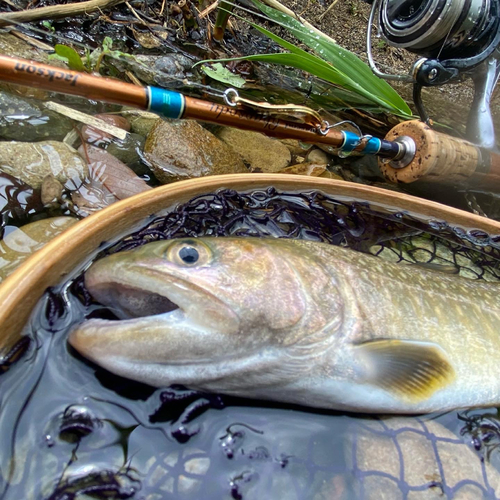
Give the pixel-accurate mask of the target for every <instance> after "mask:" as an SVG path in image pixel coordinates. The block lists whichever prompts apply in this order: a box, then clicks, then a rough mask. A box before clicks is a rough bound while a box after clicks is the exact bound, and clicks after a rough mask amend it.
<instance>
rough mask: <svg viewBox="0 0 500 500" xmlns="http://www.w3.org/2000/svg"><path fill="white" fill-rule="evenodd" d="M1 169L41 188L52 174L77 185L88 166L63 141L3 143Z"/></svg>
mask: <svg viewBox="0 0 500 500" xmlns="http://www.w3.org/2000/svg"><path fill="white" fill-rule="evenodd" d="M0 170H1V171H2V172H5V173H7V174H10V175H13V176H14V177H17V178H18V179H21V180H22V181H23V182H25V183H26V184H29V185H30V186H31V187H33V188H35V189H38V188H39V187H40V186H41V185H42V182H43V179H44V178H45V177H46V176H47V175H49V174H52V175H53V176H54V177H55V178H56V179H57V180H58V181H59V182H61V183H62V184H65V183H66V182H68V181H71V183H72V185H76V186H78V185H79V184H81V181H82V180H83V179H84V178H85V177H87V176H88V173H89V169H88V167H87V165H86V164H85V162H84V161H83V159H82V158H81V157H80V155H79V154H78V153H77V152H76V150H75V149H73V148H72V147H71V146H68V145H67V144H65V143H64V142H57V141H43V142H35V143H29V142H14V141H12V142H2V143H0Z"/></svg>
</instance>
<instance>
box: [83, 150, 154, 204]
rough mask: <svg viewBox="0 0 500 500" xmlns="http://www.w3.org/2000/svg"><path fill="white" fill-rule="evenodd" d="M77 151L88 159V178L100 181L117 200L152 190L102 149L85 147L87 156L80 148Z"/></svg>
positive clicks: (130, 170) (123, 164) (129, 169)
mask: <svg viewBox="0 0 500 500" xmlns="http://www.w3.org/2000/svg"><path fill="white" fill-rule="evenodd" d="M78 151H79V153H80V154H81V155H82V157H84V158H85V157H88V159H89V170H90V176H91V177H92V178H93V179H96V180H98V181H100V182H101V183H102V184H103V186H104V187H106V189H107V190H108V191H109V192H110V193H111V194H113V195H114V196H116V198H118V199H119V200H123V199H124V198H129V197H130V196H134V195H135V194H138V193H142V192H143V191H148V190H149V189H152V188H151V186H148V185H147V184H146V182H145V181H143V180H142V179H141V178H140V177H139V176H138V175H137V174H136V173H135V172H134V171H133V170H132V169H131V168H129V167H127V165H125V163H123V162H121V161H120V160H118V158H115V157H114V156H113V155H112V154H110V153H108V152H107V151H105V150H104V149H100V148H96V147H94V146H88V145H87V147H86V153H87V156H85V152H84V151H83V147H82V146H80V148H79V149H78Z"/></svg>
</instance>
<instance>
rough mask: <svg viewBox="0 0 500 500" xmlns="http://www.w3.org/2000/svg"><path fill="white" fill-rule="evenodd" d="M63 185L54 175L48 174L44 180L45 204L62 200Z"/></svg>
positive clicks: (42, 189) (42, 192)
mask: <svg viewBox="0 0 500 500" xmlns="http://www.w3.org/2000/svg"><path fill="white" fill-rule="evenodd" d="M62 194H63V185H62V184H61V183H60V182H59V181H58V180H57V179H56V178H55V177H54V176H53V175H52V174H49V175H47V176H46V177H45V178H44V179H43V181H42V187H41V199H42V203H43V204H44V205H48V204H49V203H59V202H60V201H62Z"/></svg>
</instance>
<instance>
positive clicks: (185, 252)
mask: <svg viewBox="0 0 500 500" xmlns="http://www.w3.org/2000/svg"><path fill="white" fill-rule="evenodd" d="M179 257H180V259H181V260H183V261H184V262H185V263H186V264H196V262H197V261H198V259H199V257H200V254H199V253H198V250H196V248H193V247H188V246H186V247H183V248H181V249H180V250H179Z"/></svg>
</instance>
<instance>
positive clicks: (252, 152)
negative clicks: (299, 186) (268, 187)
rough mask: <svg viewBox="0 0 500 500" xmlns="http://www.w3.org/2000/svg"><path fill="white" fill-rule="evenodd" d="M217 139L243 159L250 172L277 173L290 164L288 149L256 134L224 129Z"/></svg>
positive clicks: (276, 141)
mask: <svg viewBox="0 0 500 500" xmlns="http://www.w3.org/2000/svg"><path fill="white" fill-rule="evenodd" d="M218 137H219V139H221V140H222V141H224V142H225V143H226V144H227V145H228V146H229V147H231V148H232V149H233V150H234V151H236V152H237V153H238V154H239V155H240V156H241V157H242V158H243V160H244V161H245V162H246V163H247V164H248V165H249V167H250V171H252V172H266V173H273V172H279V171H280V170H282V169H284V168H285V167H287V166H288V165H289V164H290V160H291V154H290V151H289V150H288V148H287V147H286V146H285V145H284V144H282V143H281V142H280V141H278V140H275V139H270V138H269V137H266V136H265V135H262V134H259V133H258V132H249V131H247V130H239V129H235V128H229V127H224V128H223V129H222V130H220V132H219V133H218Z"/></svg>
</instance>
